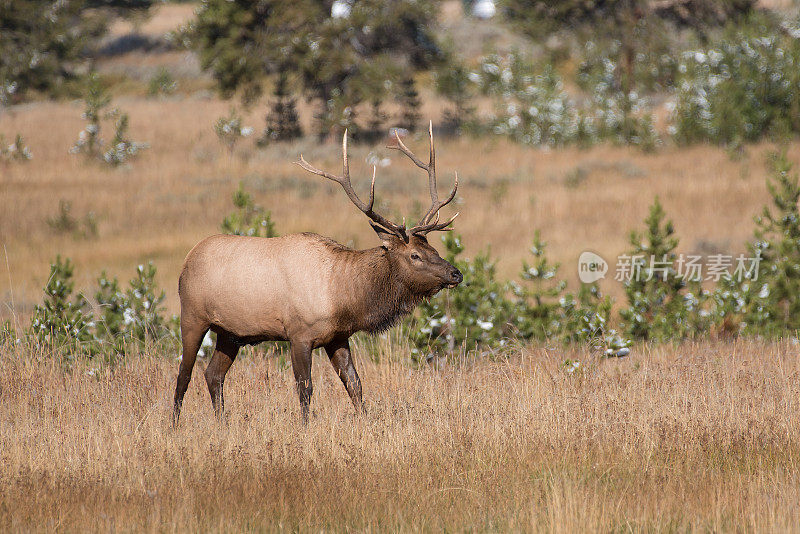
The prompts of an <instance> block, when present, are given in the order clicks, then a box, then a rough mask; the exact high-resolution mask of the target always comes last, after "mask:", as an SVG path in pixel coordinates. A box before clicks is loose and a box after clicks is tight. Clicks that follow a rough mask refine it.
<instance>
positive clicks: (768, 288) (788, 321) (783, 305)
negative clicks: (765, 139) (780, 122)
mask: <svg viewBox="0 0 800 534" xmlns="http://www.w3.org/2000/svg"><path fill="white" fill-rule="evenodd" d="M772 165H773V168H774V172H773V176H772V177H771V178H767V190H768V191H769V193H770V196H771V197H772V206H771V207H769V206H765V207H764V210H763V212H762V214H761V215H760V216H759V217H757V218H756V221H755V223H756V230H755V242H754V243H753V244H752V245H751V247H750V252H751V256H753V257H759V258H760V262H759V265H758V278H755V273H753V276H752V277H751V278H750V279H747V280H745V284H746V286H745V287H743V289H742V290H743V291H745V292H746V293H747V299H746V304H747V307H746V311H745V315H744V322H745V331H746V332H749V333H754V334H758V335H763V336H766V337H778V336H781V335H787V334H791V335H795V336H796V335H797V332H798V330H800V211H798V205H797V203H798V200H800V186H799V185H798V178H797V174H793V173H792V172H791V171H792V165H791V163H789V161H788V159H787V158H786V154H785V153H781V154H780V155H774V156H773V159H772Z"/></svg>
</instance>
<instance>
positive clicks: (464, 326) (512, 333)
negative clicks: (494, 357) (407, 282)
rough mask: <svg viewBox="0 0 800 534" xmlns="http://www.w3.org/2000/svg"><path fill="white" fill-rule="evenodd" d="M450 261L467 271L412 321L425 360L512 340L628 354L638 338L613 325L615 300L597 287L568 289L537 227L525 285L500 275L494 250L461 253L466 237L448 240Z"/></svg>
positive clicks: (417, 352)
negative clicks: (580, 345) (630, 337)
mask: <svg viewBox="0 0 800 534" xmlns="http://www.w3.org/2000/svg"><path fill="white" fill-rule="evenodd" d="M443 242H444V245H445V248H446V251H447V253H446V255H445V259H447V261H449V262H450V263H452V264H453V265H455V266H456V267H457V268H458V269H459V270H460V271H461V272H462V273H463V274H464V281H463V282H462V283H461V284H460V285H459V286H457V287H456V288H454V289H451V290H448V291H443V292H440V293H439V294H437V295H436V296H435V297H433V298H432V299H430V300H428V301H425V302H423V303H422V304H421V305H420V306H419V307H418V309H417V311H416V312H415V314H414V315H413V316H412V317H411V318H409V319H408V320H407V321H406V323H405V324H406V328H407V331H408V332H409V337H410V340H411V345H412V357H413V359H414V360H415V361H417V362H421V361H426V360H432V359H434V358H435V355H437V354H438V355H442V354H444V355H447V354H450V355H452V354H457V353H459V352H462V351H464V352H470V351H475V350H477V351H489V352H492V351H494V350H497V349H501V348H502V347H505V346H507V345H508V344H509V343H510V342H513V341H515V340H516V341H538V342H560V343H583V344H587V345H589V346H591V347H593V348H595V349H598V350H601V352H602V353H603V354H605V355H606V356H624V355H626V354H627V353H628V347H629V346H630V344H631V342H630V341H629V340H627V339H624V338H622V337H621V336H620V335H619V334H618V333H617V332H616V331H615V330H614V329H612V328H610V326H609V319H610V315H611V307H612V304H613V302H612V300H611V299H610V298H607V297H606V298H603V297H601V296H600V294H599V291H598V289H597V287H596V286H595V285H584V286H582V287H581V290H580V291H579V293H578V295H577V296H576V295H573V294H571V293H566V292H565V290H566V287H567V284H566V282H564V281H563V280H559V279H558V278H557V273H558V265H552V264H551V263H550V262H549V261H548V260H547V258H546V256H545V243H544V242H543V241H542V240H541V238H540V237H539V234H538V232H537V234H536V238H535V239H534V244H533V246H532V247H531V253H532V255H533V257H534V261H533V263H532V264H528V263H527V262H526V263H523V271H522V279H523V281H522V282H507V281H502V280H498V278H497V274H496V271H495V262H494V261H493V260H492V258H491V256H490V255H489V254H488V252H485V253H482V254H479V255H477V256H476V257H475V258H474V259H473V260H470V259H468V258H462V257H461V254H462V253H463V250H464V247H463V245H462V244H461V238H460V237H459V236H454V235H452V234H447V235H446V236H445V237H443Z"/></svg>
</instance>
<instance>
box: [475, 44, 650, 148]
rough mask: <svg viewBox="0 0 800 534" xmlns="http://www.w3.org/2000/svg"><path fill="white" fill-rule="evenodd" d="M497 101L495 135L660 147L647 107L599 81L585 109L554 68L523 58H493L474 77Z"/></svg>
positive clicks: (554, 143)
mask: <svg viewBox="0 0 800 534" xmlns="http://www.w3.org/2000/svg"><path fill="white" fill-rule="evenodd" d="M470 78H471V79H473V80H475V81H477V82H478V83H479V84H480V86H481V87H482V90H483V92H484V93H486V94H489V95H492V96H494V97H495V100H496V106H495V107H496V112H495V116H494V118H493V119H492V129H493V131H494V133H496V134H499V135H505V136H508V137H511V138H512V139H514V140H516V141H518V142H520V143H524V144H530V145H537V146H542V145H543V146H560V145H570V144H578V145H590V144H594V143H598V142H602V141H611V142H613V143H617V144H630V145H637V146H641V147H643V148H652V147H654V146H655V145H656V143H657V142H658V138H657V136H656V133H655V130H654V129H653V120H652V117H651V116H650V114H649V112H648V109H649V108H648V104H647V102H646V101H645V100H644V99H643V98H641V97H639V96H638V95H637V94H636V93H634V92H630V93H624V92H620V91H618V90H613V89H612V87H611V86H610V85H609V84H608V82H607V81H598V82H597V84H596V85H595V86H594V87H593V88H592V91H593V93H592V98H591V99H590V100H589V102H587V103H582V104H579V103H578V102H577V101H576V100H575V99H573V98H571V97H570V96H569V95H568V94H567V92H566V91H565V89H564V84H563V82H562V80H561V77H560V76H559V75H558V74H557V73H556V71H555V70H554V69H553V67H552V66H551V65H545V66H544V68H542V69H537V68H536V66H535V65H534V64H532V63H531V62H529V61H528V60H526V59H525V58H523V57H522V56H521V55H519V54H515V53H512V54H507V55H505V56H501V55H496V54H495V55H490V56H486V57H484V58H482V60H481V64H480V68H479V70H478V71H477V72H474V73H472V74H471V75H470Z"/></svg>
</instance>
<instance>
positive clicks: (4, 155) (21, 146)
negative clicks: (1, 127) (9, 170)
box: [0, 134, 33, 162]
mask: <svg viewBox="0 0 800 534" xmlns="http://www.w3.org/2000/svg"><path fill="white" fill-rule="evenodd" d="M31 159H33V153H32V152H31V149H30V148H28V146H27V145H26V144H25V140H24V139H23V138H22V136H21V135H20V134H17V136H16V138H15V139H14V142H13V143H11V144H10V145H7V144H6V140H5V138H4V137H3V135H2V134H0V161H16V162H25V161H30V160H31Z"/></svg>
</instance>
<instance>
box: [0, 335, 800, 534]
mask: <svg viewBox="0 0 800 534" xmlns="http://www.w3.org/2000/svg"><path fill="white" fill-rule="evenodd" d="M378 346H379V349H378V350H379V352H380V354H381V356H382V357H383V359H384V362H383V363H381V364H374V363H372V361H371V360H368V359H365V358H364V357H363V355H364V351H363V350H362V347H358V348H357V350H356V352H357V354H358V361H357V367H358V369H359V371H360V373H361V376H362V379H363V382H364V386H365V400H366V405H367V408H368V414H367V416H366V417H363V418H359V417H356V416H355V414H354V411H353V409H352V406H351V405H350V402H349V400H348V399H347V396H346V394H345V392H344V388H343V387H342V385H341V383H340V382H339V380H338V378H336V377H335V376H334V374H333V371H332V369H331V368H330V365H329V364H328V363H327V362H326V361H324V360H325V358H324V356H320V357H318V358H317V362H316V364H315V368H314V379H315V393H314V401H313V404H312V408H313V412H314V414H315V416H314V417H313V418H312V421H311V423H310V424H309V425H308V426H307V427H304V426H303V425H302V424H301V423H300V421H299V409H298V401H297V399H296V397H295V393H294V386H293V377H292V374H291V371H290V370H285V369H284V370H281V369H279V368H278V366H277V361H276V359H274V358H270V359H267V358H263V357H260V356H249V357H245V358H243V359H242V360H241V361H237V362H236V363H235V365H234V366H233V368H232V370H231V373H230V374H229V375H228V381H227V384H226V397H227V398H226V400H227V406H228V409H229V418H228V424H227V426H225V425H220V424H218V423H217V422H216V421H215V420H214V419H213V415H212V411H211V408H210V402H209V400H208V393H207V391H206V388H205V383H204V382H203V379H202V370H203V369H202V367H203V365H202V364H199V365H198V366H197V367H198V368H197V369H196V370H195V376H194V379H193V381H192V384H191V386H190V389H189V392H188V395H187V397H186V403H185V408H184V413H183V418H182V420H181V425H180V427H179V429H178V430H177V431H173V430H172V429H171V428H170V427H169V414H170V399H171V396H172V388H173V380H174V378H175V373H176V367H177V364H176V362H175V360H174V359H173V358H171V357H159V356H152V355H141V356H130V357H129V358H128V359H127V360H126V361H125V362H124V363H122V364H121V365H120V366H119V367H117V368H116V369H108V368H103V369H99V370H97V371H90V370H89V367H88V366H87V365H85V364H84V363H79V364H77V365H76V366H75V367H74V368H72V369H71V370H70V371H68V372H65V371H64V370H63V369H62V368H61V367H60V366H59V365H58V364H56V363H53V361H52V360H50V359H47V358H45V357H43V356H42V355H39V354H37V353H35V352H31V351H30V350H28V349H20V348H17V349H14V348H11V347H5V348H4V350H3V353H4V363H3V365H2V367H0V487H2V488H3V489H2V492H0V528H2V529H3V530H4V531H8V530H17V531H19V530H22V531H29V530H47V531H52V530H59V531H86V530H90V531H95V530H123V531H130V530H133V531H195V532H196V531H240V530H290V529H291V530H294V529H300V530H309V531H310V530H314V531H318V530H337V531H343V530H348V529H352V530H403V531H408V530H436V531H439V530H451V531H452V530H466V529H477V530H547V531H552V532H586V531H590V532H597V531H609V530H619V531H622V530H625V531H628V530H658V531H663V530H670V531H672V530H681V531H683V530H690V531H716V532H718V531H734V530H735V531H751V532H776V531H797V530H798V525H800V476H799V475H798V473H800V470H798V468H799V467H800V466H799V465H798V462H799V461H800V415H798V414H800V410H798V399H799V398H800V381H798V375H800V367H799V366H798V358H797V347H796V345H792V344H788V343H775V344H762V343H756V342H737V343H702V344H685V345H681V346H677V347H669V346H663V347H658V348H648V347H642V348H641V350H639V351H637V353H636V354H634V355H633V356H631V357H630V358H628V359H624V360H605V361H598V360H595V359H594V358H593V357H592V356H591V355H590V354H588V353H585V352H573V351H569V352H566V353H565V352H562V351H558V350H549V351H548V350H545V349H538V348H523V349H518V350H516V351H515V352H514V353H512V354H509V359H508V360H506V361H501V362H491V361H486V360H483V361H480V362H477V363H474V362H473V363H468V362H467V363H464V364H462V365H458V366H452V367H448V368H445V369H444V370H439V371H434V370H431V369H422V370H410V368H409V367H408V366H405V365H402V364H400V363H396V360H397V359H398V358H400V355H401V354H402V353H403V352H404V349H402V348H400V347H397V346H391V345H389V344H388V342H381V343H379V344H378ZM566 357H570V358H573V359H575V358H577V359H579V360H581V361H582V364H583V367H582V369H581V370H580V371H578V372H576V373H573V374H567V373H566V372H565V371H564V370H563V369H562V368H561V366H560V364H561V362H562V361H563V360H564V358H566Z"/></svg>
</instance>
